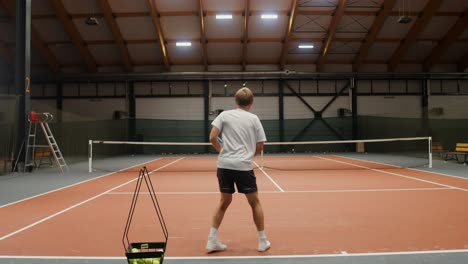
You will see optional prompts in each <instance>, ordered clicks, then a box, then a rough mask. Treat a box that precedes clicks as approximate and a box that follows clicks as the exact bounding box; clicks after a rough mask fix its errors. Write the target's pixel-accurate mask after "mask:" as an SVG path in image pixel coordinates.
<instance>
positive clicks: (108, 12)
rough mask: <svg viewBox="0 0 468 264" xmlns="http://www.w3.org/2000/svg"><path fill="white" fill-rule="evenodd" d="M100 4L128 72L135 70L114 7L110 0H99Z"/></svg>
mask: <svg viewBox="0 0 468 264" xmlns="http://www.w3.org/2000/svg"><path fill="white" fill-rule="evenodd" d="M99 5H100V7H101V10H102V12H103V13H104V18H105V20H106V22H107V24H108V25H109V26H110V29H111V31H112V34H113V35H114V39H115V43H116V44H117V47H119V50H120V55H121V56H122V60H123V63H124V66H125V70H126V71H127V72H133V62H132V58H131V57H130V53H129V51H128V48H127V46H126V45H125V41H124V39H123V36H122V32H121V31H120V28H119V25H118V24H117V21H115V18H114V15H113V14H112V8H111V6H110V4H109V1H108V0H99Z"/></svg>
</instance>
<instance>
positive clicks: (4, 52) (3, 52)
mask: <svg viewBox="0 0 468 264" xmlns="http://www.w3.org/2000/svg"><path fill="white" fill-rule="evenodd" d="M0 56H1V57H2V58H3V59H4V60H5V62H6V63H7V64H10V65H13V64H15V57H14V56H13V53H12V52H11V51H10V50H9V48H8V46H7V45H6V44H5V43H4V42H3V41H1V42H0Z"/></svg>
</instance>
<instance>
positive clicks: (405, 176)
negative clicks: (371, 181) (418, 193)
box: [318, 157, 468, 192]
mask: <svg viewBox="0 0 468 264" xmlns="http://www.w3.org/2000/svg"><path fill="white" fill-rule="evenodd" d="M318 158H320V159H324V160H329V161H334V162H337V163H343V164H347V165H351V166H354V167H359V168H364V169H370V170H372V171H377V172H381V173H385V174H390V175H394V176H398V177H403V178H407V179H412V180H416V181H421V182H425V183H431V184H434V185H439V186H443V187H447V188H451V189H457V190H460V191H464V192H468V190H467V189H463V188H459V187H455V186H451V185H447V184H442V183H438V182H433V181H427V180H423V179H420V178H416V177H411V176H407V175H403V174H399V173H394V172H389V171H384V170H379V169H372V168H369V167H366V166H361V165H357V164H352V163H349V162H344V161H339V160H334V159H329V158H325V157H318ZM342 158H346V157H342ZM361 161H362V160H361ZM363 162H365V161H363ZM373 163H377V162H373ZM377 164H378V163H377Z"/></svg>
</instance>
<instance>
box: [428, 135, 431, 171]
mask: <svg viewBox="0 0 468 264" xmlns="http://www.w3.org/2000/svg"><path fill="white" fill-rule="evenodd" d="M428 142H429V144H428V145H429V168H432V137H429V138H428Z"/></svg>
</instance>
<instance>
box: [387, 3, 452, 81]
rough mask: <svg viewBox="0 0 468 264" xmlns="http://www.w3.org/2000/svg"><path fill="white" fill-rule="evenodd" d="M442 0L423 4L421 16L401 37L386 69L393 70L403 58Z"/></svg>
mask: <svg viewBox="0 0 468 264" xmlns="http://www.w3.org/2000/svg"><path fill="white" fill-rule="evenodd" d="M442 1H443V0H429V2H428V3H427V4H426V6H424V9H423V11H422V14H421V16H420V17H418V19H417V20H416V21H415V22H414V23H413V26H411V28H410V30H409V31H408V34H406V37H405V38H404V39H403V42H402V43H401V44H400V46H399V47H398V48H397V50H396V51H395V52H394V53H393V55H392V57H391V58H390V60H389V62H388V71H390V72H392V71H395V69H396V67H397V66H398V64H399V63H400V61H401V60H402V59H403V56H404V55H405V54H406V53H407V52H408V50H409V49H410V48H411V46H413V44H414V43H415V42H416V39H417V37H418V35H419V34H420V33H421V32H422V31H423V30H424V28H426V26H427V24H428V23H429V21H430V20H431V19H432V17H433V16H434V14H435V13H436V12H437V10H438V9H439V7H440V5H441V4H442Z"/></svg>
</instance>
